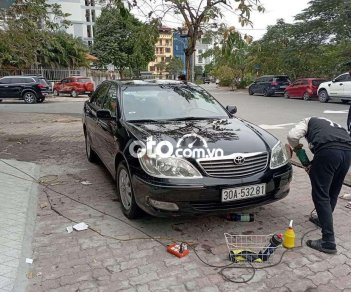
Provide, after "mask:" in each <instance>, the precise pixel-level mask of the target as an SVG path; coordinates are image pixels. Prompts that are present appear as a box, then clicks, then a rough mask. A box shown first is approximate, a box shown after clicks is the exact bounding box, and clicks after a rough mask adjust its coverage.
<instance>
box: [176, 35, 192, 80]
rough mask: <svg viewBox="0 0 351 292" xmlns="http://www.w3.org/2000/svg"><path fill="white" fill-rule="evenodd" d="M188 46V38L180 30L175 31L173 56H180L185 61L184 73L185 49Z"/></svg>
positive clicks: (184, 69)
mask: <svg viewBox="0 0 351 292" xmlns="http://www.w3.org/2000/svg"><path fill="white" fill-rule="evenodd" d="M187 47H188V39H187V38H185V37H181V34H180V33H179V32H174V33H173V56H174V58H179V59H181V60H182V62H183V72H182V73H183V74H186V66H185V52H184V50H185V49H186V48H187Z"/></svg>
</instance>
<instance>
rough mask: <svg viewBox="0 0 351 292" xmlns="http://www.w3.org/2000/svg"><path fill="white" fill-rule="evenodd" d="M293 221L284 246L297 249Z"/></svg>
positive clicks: (286, 232) (285, 234) (287, 231)
mask: <svg viewBox="0 0 351 292" xmlns="http://www.w3.org/2000/svg"><path fill="white" fill-rule="evenodd" d="M292 224H293V220H291V221H290V224H289V228H288V229H287V230H286V231H285V233H284V240H283V246H284V247H285V248H294V247H295V231H294V229H293V227H292Z"/></svg>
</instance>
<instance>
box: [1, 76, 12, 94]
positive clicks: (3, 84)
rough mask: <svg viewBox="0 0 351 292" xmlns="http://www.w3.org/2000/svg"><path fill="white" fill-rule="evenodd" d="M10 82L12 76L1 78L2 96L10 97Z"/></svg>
mask: <svg viewBox="0 0 351 292" xmlns="http://www.w3.org/2000/svg"><path fill="white" fill-rule="evenodd" d="M9 82H10V78H1V79H0V98H6V97H8V88H9Z"/></svg>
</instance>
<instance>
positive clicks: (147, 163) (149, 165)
mask: <svg viewBox="0 0 351 292" xmlns="http://www.w3.org/2000/svg"><path fill="white" fill-rule="evenodd" d="M139 161H140V164H141V167H142V168H143V170H144V171H145V172H146V173H147V174H149V175H151V176H155V177H160V178H200V177H202V175H201V174H200V172H199V171H198V170H197V169H196V168H195V167H194V166H193V165H192V164H191V163H190V162H189V161H187V160H184V159H182V158H178V157H167V158H161V157H149V156H148V155H146V154H145V155H143V156H142V157H140V158H139Z"/></svg>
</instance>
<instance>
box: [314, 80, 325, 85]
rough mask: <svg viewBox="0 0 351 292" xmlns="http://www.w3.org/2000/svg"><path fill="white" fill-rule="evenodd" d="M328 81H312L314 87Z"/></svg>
mask: <svg viewBox="0 0 351 292" xmlns="http://www.w3.org/2000/svg"><path fill="white" fill-rule="evenodd" d="M326 81H327V80H324V79H320V80H312V85H313V86H319V85H320V84H321V83H323V82H326Z"/></svg>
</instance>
